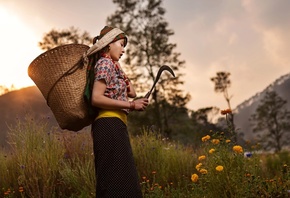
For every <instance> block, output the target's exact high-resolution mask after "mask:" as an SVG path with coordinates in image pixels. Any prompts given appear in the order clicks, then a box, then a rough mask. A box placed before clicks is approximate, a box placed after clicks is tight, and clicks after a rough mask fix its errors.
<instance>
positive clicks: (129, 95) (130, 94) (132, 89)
mask: <svg viewBox="0 0 290 198" xmlns="http://www.w3.org/2000/svg"><path fill="white" fill-rule="evenodd" d="M128 86H129V92H128V97H130V98H135V97H136V96H137V94H136V91H135V89H134V86H133V85H132V83H131V81H130V80H129V85H128ZM127 90H128V89H127Z"/></svg>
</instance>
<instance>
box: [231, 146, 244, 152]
mask: <svg viewBox="0 0 290 198" xmlns="http://www.w3.org/2000/svg"><path fill="white" fill-rule="evenodd" d="M233 151H235V152H236V153H242V152H243V148H242V147H241V146H239V145H235V146H233Z"/></svg>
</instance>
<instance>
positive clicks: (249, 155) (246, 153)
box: [244, 152, 253, 157]
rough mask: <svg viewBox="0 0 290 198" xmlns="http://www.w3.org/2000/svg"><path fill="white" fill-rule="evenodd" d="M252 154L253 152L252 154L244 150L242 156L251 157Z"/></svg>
mask: <svg viewBox="0 0 290 198" xmlns="http://www.w3.org/2000/svg"><path fill="white" fill-rule="evenodd" d="M252 155H253V154H252V153H251V152H245V153H244V156H245V157H252Z"/></svg>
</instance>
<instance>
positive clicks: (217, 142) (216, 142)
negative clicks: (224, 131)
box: [211, 139, 220, 144]
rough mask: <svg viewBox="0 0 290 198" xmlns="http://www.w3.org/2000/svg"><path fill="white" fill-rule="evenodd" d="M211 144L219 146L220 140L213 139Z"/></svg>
mask: <svg viewBox="0 0 290 198" xmlns="http://www.w3.org/2000/svg"><path fill="white" fill-rule="evenodd" d="M211 142H212V143H213V144H219V143H220V140H219V139H213V140H212V141H211Z"/></svg>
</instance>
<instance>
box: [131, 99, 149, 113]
mask: <svg viewBox="0 0 290 198" xmlns="http://www.w3.org/2000/svg"><path fill="white" fill-rule="evenodd" d="M133 102H134V103H135V105H134V109H133V110H137V111H144V110H145V109H146V107H147V106H148V104H149V100H148V98H139V99H136V100H134V101H133Z"/></svg>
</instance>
